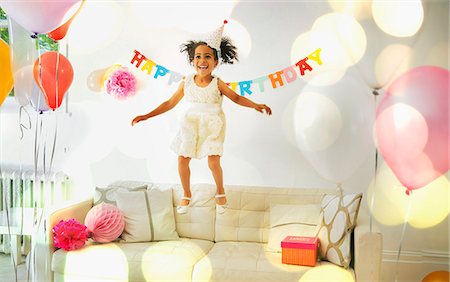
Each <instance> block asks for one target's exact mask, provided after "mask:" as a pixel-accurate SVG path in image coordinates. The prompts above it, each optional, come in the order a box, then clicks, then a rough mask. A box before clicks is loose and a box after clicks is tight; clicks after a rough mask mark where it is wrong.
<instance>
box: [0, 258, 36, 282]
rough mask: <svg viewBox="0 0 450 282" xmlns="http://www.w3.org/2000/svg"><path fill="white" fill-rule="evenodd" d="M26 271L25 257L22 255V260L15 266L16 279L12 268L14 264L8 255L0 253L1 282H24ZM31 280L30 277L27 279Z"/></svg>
mask: <svg viewBox="0 0 450 282" xmlns="http://www.w3.org/2000/svg"><path fill="white" fill-rule="evenodd" d="M27 276H28V273H27V268H26V265H25V257H23V262H22V263H21V264H19V265H18V266H17V279H16V274H15V270H14V266H13V265H12V263H11V258H10V256H9V255H6V254H4V253H0V277H1V279H0V280H1V281H2V282H15V281H18V282H26V281H28V279H27ZM29 281H31V279H30V280H29Z"/></svg>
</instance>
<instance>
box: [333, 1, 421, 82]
mask: <svg viewBox="0 0 450 282" xmlns="http://www.w3.org/2000/svg"><path fill="white" fill-rule="evenodd" d="M422 2H425V1H413V2H412V1H361V2H358V3H357V5H360V6H361V7H360V8H361V9H359V10H364V11H371V14H370V15H365V16H358V15H357V14H353V15H352V16H354V17H355V18H357V19H358V22H359V24H360V25H361V27H362V28H363V30H364V32H365V39H366V43H365V44H363V45H360V46H358V47H363V48H364V55H363V56H362V57H361V56H360V51H361V50H360V49H359V48H355V42H354V39H353V37H352V32H349V29H348V26H347V25H346V23H341V22H336V29H337V30H338V34H339V37H340V38H341V42H342V44H343V45H344V46H345V47H346V50H347V51H348V55H349V57H350V58H351V60H352V61H353V62H354V63H356V68H357V69H358V71H359V73H360V74H361V76H362V78H363V79H364V81H365V82H366V84H367V85H368V86H369V87H371V88H372V89H380V88H383V87H386V86H387V85H388V83H389V82H390V81H391V80H392V79H393V77H394V75H395V74H396V72H397V71H398V69H399V67H400V66H401V65H402V63H403V61H404V60H405V58H407V57H408V55H409V54H410V53H411V52H412V47H413V45H414V43H415V41H416V40H417V38H418V35H419V31H420V28H421V26H422V23H423V18H424V7H423V4H422ZM399 22H401V23H402V24H398V23H399Z"/></svg>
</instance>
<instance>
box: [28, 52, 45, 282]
mask: <svg viewBox="0 0 450 282" xmlns="http://www.w3.org/2000/svg"><path fill="white" fill-rule="evenodd" d="M40 57H41V56H40V55H39V60H40ZM41 133H42V119H41V115H37V116H36V128H35V133H34V182H33V187H32V188H36V189H40V187H37V183H38V181H37V180H38V173H37V172H38V159H39V147H40V146H39V142H38V140H41V139H42V138H41ZM33 194H34V196H33V227H34V228H35V226H36V223H37V218H36V213H37V199H36V193H33ZM35 248H36V241H35V240H32V243H31V250H30V267H29V268H28V273H27V281H29V280H30V272H31V271H33V273H32V280H34V278H36V277H35V271H34V268H35V266H36V257H35Z"/></svg>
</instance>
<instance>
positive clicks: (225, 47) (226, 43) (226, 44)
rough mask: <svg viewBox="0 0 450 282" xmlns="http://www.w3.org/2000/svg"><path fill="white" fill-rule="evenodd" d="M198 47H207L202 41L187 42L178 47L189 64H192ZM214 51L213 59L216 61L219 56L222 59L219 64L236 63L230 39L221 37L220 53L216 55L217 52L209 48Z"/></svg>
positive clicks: (236, 58)
mask: <svg viewBox="0 0 450 282" xmlns="http://www.w3.org/2000/svg"><path fill="white" fill-rule="evenodd" d="M200 45H208V44H207V43H206V42H204V41H194V40H189V41H188V42H186V43H184V44H182V45H181V46H180V52H181V53H183V52H186V54H187V56H188V61H189V63H192V62H193V61H194V56H195V48H197V47H198V46H200ZM211 49H213V51H214V59H216V60H218V58H219V55H220V58H221V59H222V62H221V64H233V63H234V62H238V61H239V59H238V55H237V48H236V46H234V45H233V42H231V39H230V38H228V37H222V41H221V42H220V53H219V54H218V52H217V50H216V49H214V48H211Z"/></svg>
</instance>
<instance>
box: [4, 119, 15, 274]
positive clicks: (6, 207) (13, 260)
mask: <svg viewBox="0 0 450 282" xmlns="http://www.w3.org/2000/svg"><path fill="white" fill-rule="evenodd" d="M1 121H2V120H1V110H0V130H1V124H2V122H1ZM0 140H1V139H0ZM1 145H2V144H1V141H0V176H3V172H2V168H1V164H2V162H1V156H2V146H1ZM1 178H2V182H1V183H0V188H1V189H2V191H3V189H6V180H5V178H4V177H1ZM4 196H5V195H4ZM8 198H10V197H3V206H4V207H5V213H6V226H7V228H8V237H9V240H11V223H10V222H9V203H8ZM11 259H12V263H13V266H14V275H15V279H16V282H17V281H18V280H17V266H16V261H15V257H14V256H13V255H12V254H11Z"/></svg>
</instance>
